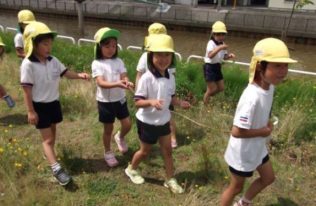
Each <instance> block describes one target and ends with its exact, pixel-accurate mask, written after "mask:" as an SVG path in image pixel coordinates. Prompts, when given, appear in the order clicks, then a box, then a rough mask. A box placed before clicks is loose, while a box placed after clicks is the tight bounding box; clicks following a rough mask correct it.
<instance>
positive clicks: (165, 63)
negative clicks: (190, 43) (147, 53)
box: [153, 52, 172, 71]
mask: <svg viewBox="0 0 316 206" xmlns="http://www.w3.org/2000/svg"><path fill="white" fill-rule="evenodd" d="M171 63H172V53H170V52H154V53H153V65H154V66H155V68H156V69H158V70H159V71H165V70H166V69H168V67H169V66H170V65H171Z"/></svg>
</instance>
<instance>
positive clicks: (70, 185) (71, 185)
mask: <svg viewBox="0 0 316 206" xmlns="http://www.w3.org/2000/svg"><path fill="white" fill-rule="evenodd" d="M64 188H65V190H67V191H68V192H76V191H77V190H78V189H79V187H78V185H77V184H76V183H75V182H74V180H72V181H71V182H69V183H68V184H67V185H65V186H64Z"/></svg>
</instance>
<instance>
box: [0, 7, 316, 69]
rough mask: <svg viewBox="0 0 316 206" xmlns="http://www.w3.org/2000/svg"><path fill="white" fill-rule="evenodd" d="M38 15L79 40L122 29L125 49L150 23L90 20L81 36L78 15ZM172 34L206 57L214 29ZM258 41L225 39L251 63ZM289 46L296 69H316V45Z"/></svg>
mask: <svg viewBox="0 0 316 206" xmlns="http://www.w3.org/2000/svg"><path fill="white" fill-rule="evenodd" d="M35 15H36V14H35ZM36 18H37V20H38V21H42V22H44V23H46V24H47V25H48V26H49V27H50V28H51V29H52V30H55V31H57V32H58V34H60V35H66V36H72V37H74V38H75V39H78V38H88V39H93V35H94V33H95V32H96V31H97V30H98V29H99V28H101V27H105V26H107V27H111V28H115V29H118V30H120V31H121V32H122V34H121V37H120V38H119V43H120V44H121V45H122V46H123V48H126V47H127V46H129V45H133V46H142V45H143V40H144V36H145V35H147V26H148V25H142V26H140V25H128V24H122V23H117V22H116V23H113V22H111V21H109V20H90V19H89V20H87V19H86V20H85V33H84V35H79V32H78V28H77V24H78V22H77V19H76V18H65V17H60V18H57V17H52V16H46V15H36ZM0 25H2V26H4V27H16V25H17V17H16V13H14V12H6V11H4V12H2V11H1V13H0ZM210 27H211V25H210ZM167 29H168V28H167ZM228 29H229V28H228ZM168 34H170V35H171V36H172V37H173V38H174V41H175V49H176V51H177V52H179V53H180V54H181V55H182V57H183V58H184V59H186V58H187V57H188V56H189V55H192V54H195V55H200V56H204V53H205V48H206V44H207V41H208V39H209V35H210V32H207V33H206V32H198V31H192V32H191V31H187V30H170V29H169V30H168ZM258 40H259V39H258V38H246V37H237V36H233V35H229V34H228V35H227V37H226V40H225V42H226V44H228V45H229V51H230V52H233V53H235V55H236V61H241V62H249V61H250V58H251V54H252V48H253V46H254V45H255V43H256V42H257V41H258ZM288 47H289V48H291V51H290V53H291V56H292V57H293V58H294V59H297V60H298V61H299V63H298V64H296V65H294V67H293V68H292V69H297V70H305V71H312V72H316V45H306V44H295V43H288Z"/></svg>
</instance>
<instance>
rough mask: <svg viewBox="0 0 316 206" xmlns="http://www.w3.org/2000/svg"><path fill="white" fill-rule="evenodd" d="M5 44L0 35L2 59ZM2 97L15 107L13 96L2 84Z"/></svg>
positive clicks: (0, 92) (0, 89) (0, 95)
mask: <svg viewBox="0 0 316 206" xmlns="http://www.w3.org/2000/svg"><path fill="white" fill-rule="evenodd" d="M4 46H5V44H4V43H3V42H2V39H1V37H0V60H1V59H2V55H3V54H4ZM0 97H1V98H3V99H4V100H5V101H6V102H7V105H8V107H11V108H12V107H14V105H15V102H14V101H13V99H12V98H11V96H10V95H8V94H7V92H6V91H5V89H4V87H3V86H2V85H1V84H0Z"/></svg>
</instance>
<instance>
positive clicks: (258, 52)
mask: <svg viewBox="0 0 316 206" xmlns="http://www.w3.org/2000/svg"><path fill="white" fill-rule="evenodd" d="M261 61H266V62H275V63H296V62H297V61H296V60H294V59H291V58H290V54H289V50H288V48H287V46H286V45H285V43H284V42H283V41H281V40H279V39H276V38H265V39H262V40H260V41H259V42H257V44H256V45H255V47H254V48H253V56H252V58H251V62H250V67H249V82H250V83H251V82H252V81H253V79H254V77H255V72H256V67H257V64H258V63H259V62H261Z"/></svg>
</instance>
